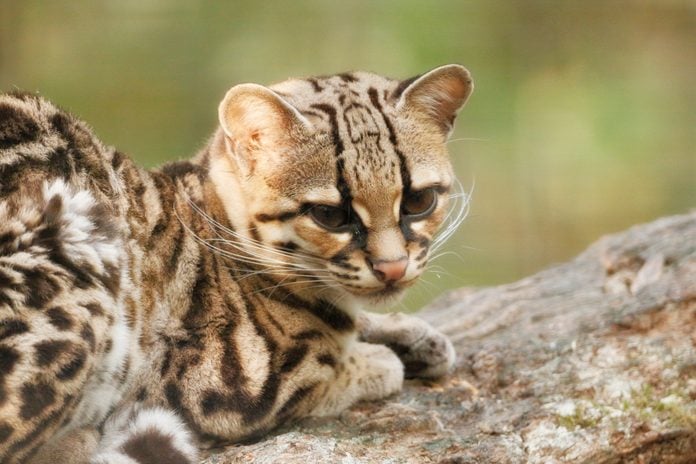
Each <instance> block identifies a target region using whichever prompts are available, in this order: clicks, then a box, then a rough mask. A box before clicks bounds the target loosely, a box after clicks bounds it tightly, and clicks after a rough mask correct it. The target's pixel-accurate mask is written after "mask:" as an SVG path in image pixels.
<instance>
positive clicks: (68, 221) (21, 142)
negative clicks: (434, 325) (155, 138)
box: [0, 65, 471, 464]
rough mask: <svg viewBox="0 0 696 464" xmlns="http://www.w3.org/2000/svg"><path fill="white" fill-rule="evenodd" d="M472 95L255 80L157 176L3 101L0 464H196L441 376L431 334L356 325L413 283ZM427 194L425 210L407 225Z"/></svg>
mask: <svg viewBox="0 0 696 464" xmlns="http://www.w3.org/2000/svg"><path fill="white" fill-rule="evenodd" d="M470 90H471V81H470V78H469V75H468V73H467V72H466V71H465V70H464V69H463V68H461V67H460V66H455V65H451V66H445V67H441V68H438V69H436V70H434V71H431V72H430V73H428V74H426V75H424V76H421V77H419V78H416V79H412V80H408V81H396V80H391V79H386V78H383V77H380V76H377V75H373V74H368V73H346V74H339V75H336V76H328V77H322V78H311V79H294V80H289V81H286V82H284V83H281V84H278V85H275V86H272V87H270V88H266V87H261V86H257V85H253V84H244V85H241V86H237V87H234V88H233V89H232V90H230V92H229V93H228V94H227V96H226V97H225V99H224V100H223V102H222V103H221V105H220V109H219V114H220V127H219V128H218V130H217V131H216V132H215V134H214V135H213V137H212V138H211V140H210V142H209V144H208V145H207V146H206V147H205V148H204V149H203V150H202V151H201V152H200V153H199V154H198V155H196V156H195V157H194V158H193V159H192V160H190V161H184V162H178V163H173V164H169V165H166V166H164V167H162V168H161V169H158V170H153V171H145V170H143V169H140V168H138V167H137V166H135V165H134V164H133V162H132V161H131V160H130V159H129V158H127V157H126V156H125V155H123V154H122V153H120V152H118V151H116V150H114V149H113V148H110V147H107V146H104V145H102V144H101V142H99V141H98V140H97V139H96V138H95V137H94V136H93V135H92V132H91V130H90V129H89V128H88V127H87V126H86V125H85V124H84V123H82V122H80V121H79V120H76V119H75V118H73V117H72V116H70V115H68V114H67V113H65V112H63V111H61V110H59V109H58V108H56V107H54V106H53V105H52V104H50V103H48V102H47V101H45V100H43V99H41V98H39V97H37V96H35V95H31V94H21V93H15V94H5V95H0V461H2V462H4V463H20V462H34V463H43V462H55V456H62V457H63V458H61V459H62V461H64V462H75V463H78V462H86V461H87V460H88V459H90V460H91V461H90V462H95V463H116V462H129V463H130V462H133V463H140V464H145V463H150V462H153V463H154V462H165V461H166V462H177V463H179V462H181V463H185V462H194V461H195V460H196V457H195V455H196V451H195V450H196V446H211V445H216V444H221V443H229V442H233V441H238V440H244V439H249V438H251V437H257V436H260V435H261V434H263V433H265V432H267V431H269V430H271V429H272V428H274V427H276V426H278V425H279V424H283V423H287V422H288V421H291V420H294V419H297V418H300V417H303V416H307V415H327V414H335V413H338V412H340V411H341V410H343V409H344V408H346V407H348V406H350V405H351V404H353V403H354V402H355V401H358V400H360V399H377V398H382V397H384V396H386V395H390V394H392V393H395V392H397V391H398V390H399V389H400V388H401V383H402V380H403V376H404V374H406V375H411V376H414V375H421V376H439V375H442V374H443V373H445V372H446V371H447V369H448V368H449V367H450V366H451V365H452V363H453V360H454V359H453V358H454V353H453V352H452V350H451V345H450V344H449V342H448V341H447V340H446V339H445V338H444V337H443V336H442V335H441V334H439V333H437V332H435V331H434V330H432V329H431V328H429V327H428V326H427V325H426V324H425V323H423V322H421V321H420V320H418V319H415V318H413V317H408V316H401V317H400V318H399V319H398V321H397V320H392V319H390V318H384V317H383V316H376V315H370V314H369V313H364V312H362V310H361V308H362V307H364V306H366V305H367V306H373V305H375V304H379V303H384V302H388V301H392V300H393V299H394V298H396V297H398V295H400V294H401V293H402V291H403V289H404V288H406V287H407V286H409V285H411V284H412V283H413V282H414V281H415V280H416V279H417V277H418V276H419V275H420V273H421V272H422V270H423V268H424V265H425V263H426V261H427V258H428V255H429V247H430V245H431V243H432V240H433V235H434V234H435V232H436V230H437V228H438V226H439V225H440V223H441V222H442V221H443V219H444V217H445V214H446V211H447V197H448V192H449V190H450V188H451V186H452V185H453V181H454V178H453V175H452V172H451V168H450V164H449V161H448V158H447V153H446V149H445V140H446V137H447V135H448V133H449V131H450V130H451V124H452V121H453V119H454V116H455V114H456V112H457V111H458V109H459V108H460V107H461V106H462V105H463V103H464V101H465V99H466V98H467V96H468V94H469V92H470ZM428 188H432V189H433V192H435V193H434V195H436V198H437V200H436V203H433V208H432V211H431V212H428V214H427V215H424V216H423V217H420V216H415V215H408V214H405V213H404V211H406V210H405V209H404V207H405V206H404V205H405V203H406V202H407V201H409V200H407V199H408V198H412V196H413V195H415V194H416V193H417V192H421V191H423V190H424V189H428ZM414 201H415V200H414ZM316 205H333V206H336V207H341V208H345V211H347V212H348V213H346V214H347V216H346V217H348V218H349V223H348V224H347V225H346V226H345V227H344V228H343V229H341V230H340V231H338V232H337V231H332V230H328V229H327V228H326V227H324V226H321V225H320V223H319V222H317V220H315V219H313V218H315V217H316V216H315V213H314V212H313V208H316V207H317V206H316ZM397 259H405V260H406V261H399V263H401V264H400V265H401V266H402V268H401V270H402V271H403V272H402V274H403V275H399V276H397V277H394V278H385V273H384V272H382V271H379V269H391V268H389V267H388V265H392V264H390V263H394V262H396V261H395V260H397ZM383 263H387V264H386V265H385V264H383ZM404 265H405V267H403V266H404ZM379 266H383V267H381V268H380V267H379ZM385 266H387V267H385ZM389 272H391V271H389ZM380 273H381V274H380ZM360 333H362V335H363V336H362V340H361V339H360ZM379 343H383V344H388V345H389V346H390V347H391V349H390V348H387V347H386V346H384V345H382V344H379ZM397 355H398V356H401V357H402V360H399V357H398V356H397ZM402 362H405V363H406V372H404V364H402ZM184 424H185V426H184ZM89 456H91V458H89Z"/></svg>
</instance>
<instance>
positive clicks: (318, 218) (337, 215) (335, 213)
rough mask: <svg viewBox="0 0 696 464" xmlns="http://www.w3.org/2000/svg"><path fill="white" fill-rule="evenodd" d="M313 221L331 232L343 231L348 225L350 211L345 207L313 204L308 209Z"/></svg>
mask: <svg viewBox="0 0 696 464" xmlns="http://www.w3.org/2000/svg"><path fill="white" fill-rule="evenodd" d="M309 216H310V217H311V218H312V219H314V222H316V223H317V224H319V225H320V226H321V227H323V228H324V229H326V230H329V231H331V232H345V231H346V229H347V227H348V226H349V225H350V213H349V212H348V210H347V209H346V208H339V207H336V206H328V205H315V206H313V207H312V208H310V210H309Z"/></svg>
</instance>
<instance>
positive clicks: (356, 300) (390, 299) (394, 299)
mask: <svg viewBox="0 0 696 464" xmlns="http://www.w3.org/2000/svg"><path fill="white" fill-rule="evenodd" d="M346 293H348V296H349V299H350V300H352V301H351V303H352V305H353V306H358V307H360V308H362V309H367V310H371V311H387V310H388V309H389V308H390V307H391V306H393V305H395V304H396V303H398V302H399V301H401V299H402V298H403V297H404V294H405V293H406V289H405V288H403V287H385V288H383V289H381V290H378V291H375V292H371V293H361V294H356V293H353V292H346Z"/></svg>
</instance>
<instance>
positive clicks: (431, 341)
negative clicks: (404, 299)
mask: <svg viewBox="0 0 696 464" xmlns="http://www.w3.org/2000/svg"><path fill="white" fill-rule="evenodd" d="M364 317H365V319H364V322H365V323H364V325H363V327H362V329H363V330H362V331H361V337H362V338H363V339H364V340H366V341H368V342H370V343H381V344H384V345H386V346H388V347H389V348H391V350H392V351H394V353H396V354H397V355H398V356H399V358H400V359H401V362H403V364H404V367H405V375H406V377H407V378H414V377H421V378H436V377H441V376H443V375H445V374H447V373H448V372H449V371H450V370H451V369H452V367H453V366H454V361H455V352H454V347H453V346H452V343H451V342H450V341H449V339H448V338H447V336H445V335H444V334H443V333H441V332H439V331H438V330H436V329H434V328H433V327H432V326H431V325H430V324H428V323H427V322H425V321H424V320H422V319H419V318H417V317H414V316H408V315H406V314H401V313H392V314H371V313H365V314H364Z"/></svg>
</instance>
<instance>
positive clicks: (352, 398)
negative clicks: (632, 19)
mask: <svg viewBox="0 0 696 464" xmlns="http://www.w3.org/2000/svg"><path fill="white" fill-rule="evenodd" d="M335 372H336V378H335V379H334V380H333V381H331V382H329V383H327V391H326V393H325V394H324V395H323V397H322V399H321V400H320V401H319V403H318V404H317V406H316V407H315V408H314V410H312V412H311V415H313V416H332V415H336V414H338V413H340V412H341V411H343V410H345V409H346V408H348V407H350V406H351V405H353V404H355V403H356V402H358V401H361V400H377V399H381V398H385V397H387V396H390V395H392V394H394V393H397V392H399V391H400V390H401V387H402V385H403V381H404V366H403V364H402V363H401V361H400V360H399V358H398V357H397V356H396V355H395V354H394V352H393V351H391V350H390V349H389V348H387V347H386V346H384V345H373V344H371V343H363V342H356V343H355V344H353V346H352V347H351V348H350V349H349V350H348V351H347V352H346V354H345V356H344V359H343V361H342V362H341V363H339V365H338V366H336V370H335Z"/></svg>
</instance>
